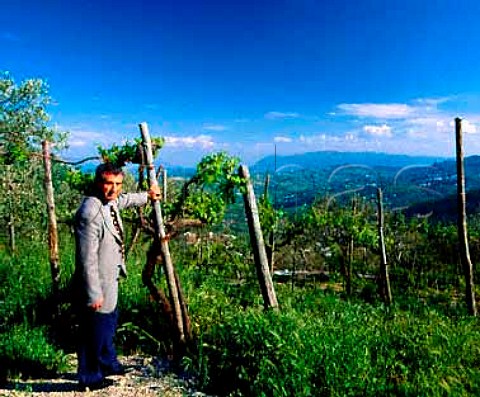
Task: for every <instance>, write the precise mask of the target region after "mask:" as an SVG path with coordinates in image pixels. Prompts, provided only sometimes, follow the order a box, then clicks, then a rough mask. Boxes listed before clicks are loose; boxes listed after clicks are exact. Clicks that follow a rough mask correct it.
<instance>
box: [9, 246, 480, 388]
mask: <svg viewBox="0 0 480 397" xmlns="http://www.w3.org/2000/svg"><path fill="white" fill-rule="evenodd" d="M62 241H63V242H64V243H63V244H62V245H61V257H60V259H61V260H60V263H61V266H62V286H63V291H64V292H65V296H67V297H68V292H69V291H68V280H69V277H70V275H71V272H72V270H73V257H74V254H73V253H74V249H73V247H74V246H73V243H72V241H71V240H69V239H67V238H63V239H62ZM45 247H46V246H45V245H44V244H42V243H37V242H34V241H29V242H28V244H27V243H26V242H24V245H23V246H20V247H19V251H18V254H17V255H15V256H10V255H9V254H8V253H7V252H6V251H5V250H3V251H0V286H1V289H0V302H1V304H0V319H1V320H0V321H1V323H0V362H1V363H2V365H1V366H0V380H2V379H3V380H4V379H5V378H6V377H7V376H8V377H19V376H22V377H35V376H49V375H51V374H53V373H55V372H57V371H61V370H62V369H63V368H64V365H65V352H71V351H72V350H73V349H74V333H73V331H72V329H73V328H72V324H73V321H74V318H73V317H72V314H71V307H70V305H69V302H68V300H65V301H64V302H62V305H61V309H62V317H61V322H60V324H56V325H54V324H52V323H51V317H50V308H51V305H52V301H51V299H50V285H51V280H50V269H49V264H48V256H47V252H46V248H45ZM138 248H139V249H138V250H136V251H138V252H137V256H132V257H131V258H129V263H128V267H129V277H128V279H126V280H124V281H122V283H121V293H120V329H119V332H118V338H117V346H118V348H119V350H120V351H121V352H124V353H131V352H144V353H150V354H160V355H161V354H165V352H167V351H168V350H169V346H170V344H171V341H170V340H169V338H168V330H167V329H166V324H165V322H164V321H163V319H162V318H161V316H160V314H159V313H158V311H157V310H156V308H155V307H154V305H153V304H152V302H151V301H150V300H149V298H148V295H147V293H146V289H145V288H144V287H143V285H142V283H141V269H142V267H143V264H144V256H143V255H144V253H143V251H142V249H140V248H141V247H140V246H139V247H138ZM174 255H175V261H176V262H175V263H176V265H177V267H178V270H179V271H180V277H181V280H182V283H183V287H184V289H185V292H186V294H187V297H188V302H189V310H190V314H191V317H192V325H193V328H194V333H195V336H196V346H195V348H194V349H192V350H191V352H190V354H189V355H188V356H187V357H185V359H184V360H183V364H184V366H185V367H186V368H187V369H188V370H189V371H192V372H194V373H195V374H196V375H197V379H198V380H199V382H200V385H201V386H202V387H203V388H204V389H205V390H206V391H209V392H211V393H216V394H218V395H231V396H241V395H243V396H472V395H480V327H479V321H478V319H475V318H471V317H468V316H466V315H465V314H464V313H465V311H464V310H463V309H458V310H457V309H455V310H453V309H452V308H451V306H452V305H450V301H449V299H448V298H447V297H446V295H445V296H443V295H440V294H439V293H438V292H437V294H436V295H435V294H433V291H430V292H429V291H423V292H422V299H419V296H412V295H410V296H400V295H399V293H398V291H396V295H395V302H396V303H395V305H394V306H393V307H391V308H385V307H384V306H383V305H381V304H380V303H378V301H377V302H375V301H373V303H366V302H365V301H362V300H360V299H359V297H360V296H361V295H359V297H357V298H356V299H355V298H353V299H351V300H350V301H347V300H345V299H344V297H343V296H341V295H337V294H336V293H335V292H334V291H333V289H329V290H326V291H323V290H321V289H315V288H310V287H303V288H295V289H294V290H293V291H292V289H291V286H290V285H286V286H285V285H277V286H276V288H277V294H278V300H279V302H280V310H279V311H277V312H268V313H265V312H264V311H263V304H262V303H263V302H262V298H261V295H260V290H259V287H258V285H257V283H256V280H255V273H254V272H253V269H252V275H251V277H250V278H248V279H246V280H244V282H243V283H235V282H232V279H231V275H232V274H234V272H232V269H226V270H225V271H226V273H225V274H227V276H225V274H223V273H222V268H221V266H220V264H221V261H220V260H218V258H217V259H215V260H216V261H217V262H218V263H219V265H215V266H217V267H216V270H215V271H213V269H212V268H209V267H208V264H202V267H201V268H198V266H196V265H192V264H191V263H190V262H189V260H190V259H189V258H188V257H187V256H185V257H183V256H182V252H180V251H176V252H175V253H174ZM185 255H186V254H185ZM212 263H216V262H212ZM226 265H227V264H225V266H226ZM244 271H245V265H244V268H242V272H244ZM160 280H164V276H160V275H159V277H158V279H157V282H159V283H160ZM425 294H426V297H427V298H428V299H423V298H424V297H425ZM457 306H460V307H463V305H462V304H461V302H459V303H458V304H457ZM56 327H60V328H56Z"/></svg>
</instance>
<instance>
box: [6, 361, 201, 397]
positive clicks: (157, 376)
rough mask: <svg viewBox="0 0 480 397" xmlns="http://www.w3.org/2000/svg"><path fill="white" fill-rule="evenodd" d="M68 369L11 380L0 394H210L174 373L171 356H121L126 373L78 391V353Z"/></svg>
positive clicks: (176, 396) (168, 396)
mask: <svg viewBox="0 0 480 397" xmlns="http://www.w3.org/2000/svg"><path fill="white" fill-rule="evenodd" d="M70 361H71V363H72V365H69V368H71V370H69V371H68V372H66V373H63V374H60V375H59V376H58V378H55V379H30V380H12V381H10V382H8V383H7V384H6V385H3V386H0V396H2V397H3V396H43V397H55V396H62V397H73V396H113V397H123V396H124V397H150V396H151V397H153V396H164V397H180V396H182V397H208V396H207V395H206V394H204V393H201V392H198V391H196V390H195V381H194V379H193V378H191V377H187V376H182V375H178V374H174V373H173V372H172V371H171V369H170V365H169V362H168V360H160V359H157V358H152V357H144V356H131V357H122V359H121V361H122V364H124V365H125V366H126V368H127V369H128V373H127V374H126V375H124V376H111V377H109V379H112V380H113V381H114V383H113V385H112V386H109V387H107V388H105V389H102V390H95V391H79V388H78V383H77V380H76V377H75V369H74V368H75V356H72V357H70Z"/></svg>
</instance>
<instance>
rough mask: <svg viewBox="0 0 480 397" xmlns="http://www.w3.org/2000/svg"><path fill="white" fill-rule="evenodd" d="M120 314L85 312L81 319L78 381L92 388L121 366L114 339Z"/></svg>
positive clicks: (87, 310)
mask: <svg viewBox="0 0 480 397" xmlns="http://www.w3.org/2000/svg"><path fill="white" fill-rule="evenodd" d="M117 319H118V312H117V310H116V309H115V310H114V311H113V312H111V313H99V312H96V311H94V310H91V309H85V310H82V312H81V313H80V316H79V320H80V324H79V335H78V337H79V339H78V340H79V346H78V352H77V355H78V381H79V382H80V383H82V384H85V385H89V384H92V383H96V382H100V381H102V380H103V378H104V377H105V373H107V372H108V371H111V370H115V369H117V368H118V367H119V366H120V363H119V362H118V359H117V353H116V351H115V346H114V344H113V338H114V336H115V331H116V329H117Z"/></svg>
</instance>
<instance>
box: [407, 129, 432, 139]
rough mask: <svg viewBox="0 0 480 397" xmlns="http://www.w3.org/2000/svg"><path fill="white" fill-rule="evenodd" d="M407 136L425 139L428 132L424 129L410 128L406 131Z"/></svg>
mask: <svg viewBox="0 0 480 397" xmlns="http://www.w3.org/2000/svg"><path fill="white" fill-rule="evenodd" d="M407 136H408V137H410V138H415V139H418V138H420V139H425V138H428V134H427V133H426V132H425V131H420V130H414V129H410V130H408V131H407Z"/></svg>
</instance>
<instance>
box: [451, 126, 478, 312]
mask: <svg viewBox="0 0 480 397" xmlns="http://www.w3.org/2000/svg"><path fill="white" fill-rule="evenodd" d="M455 138H456V139H455V141H456V148H457V229H458V240H459V245H460V260H461V263H462V267H463V272H464V275H465V299H466V303H467V308H468V312H469V313H470V314H471V315H472V316H476V315H477V305H476V302H475V285H474V282H473V266H472V261H471V260H470V251H469V247H468V232H467V205H466V198H465V170H464V165H463V142H462V141H463V139H462V138H463V137H462V119H460V118H458V117H457V118H456V119H455Z"/></svg>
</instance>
